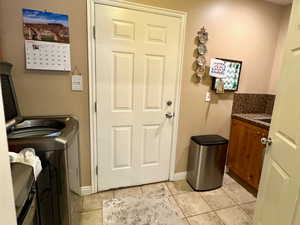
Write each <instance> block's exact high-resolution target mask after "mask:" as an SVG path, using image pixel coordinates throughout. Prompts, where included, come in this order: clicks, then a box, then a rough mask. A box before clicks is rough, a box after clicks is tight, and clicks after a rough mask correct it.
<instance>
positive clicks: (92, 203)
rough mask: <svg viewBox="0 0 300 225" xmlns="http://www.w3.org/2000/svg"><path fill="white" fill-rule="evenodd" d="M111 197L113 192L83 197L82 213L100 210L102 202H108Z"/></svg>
mask: <svg viewBox="0 0 300 225" xmlns="http://www.w3.org/2000/svg"><path fill="white" fill-rule="evenodd" d="M113 197H114V195H113V191H105V192H99V193H96V194H92V195H87V196H84V197H83V200H82V211H90V210H95V209H102V203H103V200H109V199H112V198H113Z"/></svg>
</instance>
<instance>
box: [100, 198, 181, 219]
mask: <svg viewBox="0 0 300 225" xmlns="http://www.w3.org/2000/svg"><path fill="white" fill-rule="evenodd" d="M103 222H104V223H103V224H104V225H183V221H182V219H181V218H180V217H179V216H178V215H177V213H176V211H175V210H174V209H173V208H172V206H171V204H170V202H169V200H168V198H166V197H162V198H160V199H158V198H153V197H151V196H141V197H126V198H119V199H112V200H107V201H104V202H103Z"/></svg>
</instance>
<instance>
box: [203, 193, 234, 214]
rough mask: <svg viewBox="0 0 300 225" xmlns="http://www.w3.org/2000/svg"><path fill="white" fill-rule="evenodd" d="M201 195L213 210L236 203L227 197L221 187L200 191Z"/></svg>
mask: <svg viewBox="0 0 300 225" xmlns="http://www.w3.org/2000/svg"><path fill="white" fill-rule="evenodd" d="M201 196H202V197H203V198H204V200H205V201H206V202H207V204H208V205H209V206H210V207H211V208H212V209H213V210H217V209H224V208H228V207H232V206H234V205H236V203H235V202H234V201H233V200H232V199H231V198H229V197H228V195H227V194H226V193H225V192H224V191H223V189H221V188H219V189H217V190H214V191H206V192H201Z"/></svg>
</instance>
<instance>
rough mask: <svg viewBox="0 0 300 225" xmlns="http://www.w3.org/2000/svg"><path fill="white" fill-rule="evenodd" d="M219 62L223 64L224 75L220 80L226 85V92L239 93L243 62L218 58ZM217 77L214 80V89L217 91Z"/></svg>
mask: <svg viewBox="0 0 300 225" xmlns="http://www.w3.org/2000/svg"><path fill="white" fill-rule="evenodd" d="M216 59H217V60H218V61H219V62H222V63H221V64H222V66H221V67H222V75H220V78H221V79H222V81H223V83H224V91H237V90H238V87H239V82H240V76H241V71H242V64H243V62H242V61H238V60H231V59H222V58H216ZM216 79H217V78H216V77H213V79H212V89H213V90H216Z"/></svg>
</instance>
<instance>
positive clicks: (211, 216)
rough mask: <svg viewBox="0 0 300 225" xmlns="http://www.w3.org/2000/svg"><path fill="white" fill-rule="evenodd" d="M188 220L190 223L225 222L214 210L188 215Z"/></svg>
mask: <svg viewBox="0 0 300 225" xmlns="http://www.w3.org/2000/svg"><path fill="white" fill-rule="evenodd" d="M188 221H189V223H190V225H223V222H222V221H221V220H220V218H219V217H218V216H217V215H216V214H215V213H214V212H210V213H205V214H200V215H198V216H193V217H188Z"/></svg>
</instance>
